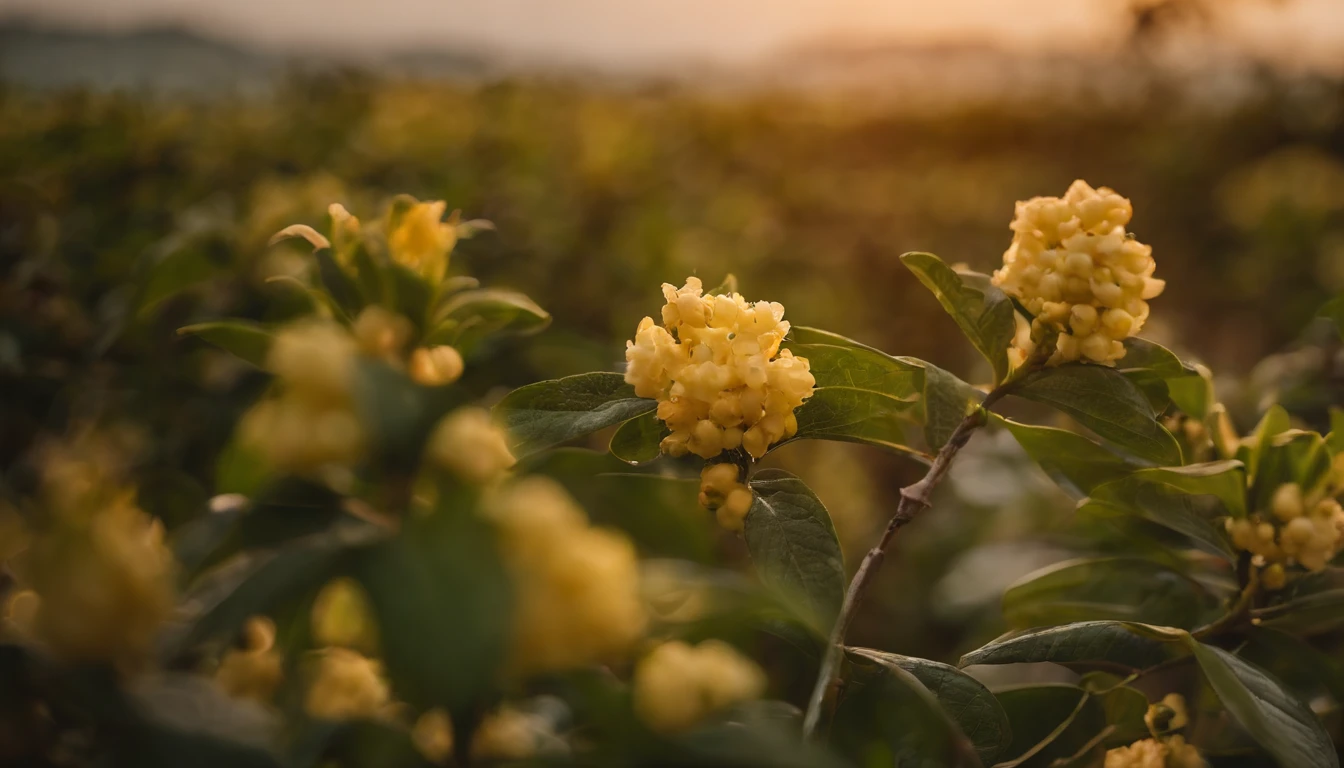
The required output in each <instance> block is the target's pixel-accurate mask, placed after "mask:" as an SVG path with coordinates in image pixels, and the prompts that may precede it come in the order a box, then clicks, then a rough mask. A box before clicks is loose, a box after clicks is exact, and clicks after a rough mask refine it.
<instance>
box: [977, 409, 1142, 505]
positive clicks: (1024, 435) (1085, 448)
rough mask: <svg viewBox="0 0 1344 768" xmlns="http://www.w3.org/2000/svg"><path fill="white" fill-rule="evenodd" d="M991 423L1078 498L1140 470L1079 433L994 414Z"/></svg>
mask: <svg viewBox="0 0 1344 768" xmlns="http://www.w3.org/2000/svg"><path fill="white" fill-rule="evenodd" d="M991 421H993V422H994V423H996V424H1001V425H1002V426H1004V427H1006V428H1007V429H1008V431H1009V432H1012V433H1013V437H1015V438H1017V442H1018V444H1019V445H1021V446H1022V449H1023V450H1024V451H1026V452H1027V455H1028V456H1030V457H1031V458H1032V460H1033V461H1035V462H1036V463H1037V464H1039V465H1040V466H1041V469H1042V470H1044V471H1045V474H1047V475H1049V476H1050V479H1051V480H1054V481H1055V482H1056V483H1058V484H1059V487H1061V488H1063V489H1064V490H1065V491H1067V492H1068V493H1069V494H1070V495H1071V496H1073V497H1074V498H1083V497H1084V496H1087V495H1088V494H1089V493H1091V492H1092V489H1093V488H1096V487H1097V486H1099V485H1101V484H1103V483H1108V482H1110V481H1112V480H1118V479H1119V478H1122V477H1125V476H1126V475H1129V474H1130V473H1132V472H1134V471H1135V470H1137V469H1139V468H1140V466H1139V465H1138V464H1137V463H1135V462H1134V461H1133V460H1132V459H1127V458H1125V457H1123V456H1119V455H1117V454H1115V453H1112V452H1111V451H1109V450H1107V449H1106V448H1105V447H1103V446H1101V445H1098V444H1097V443H1095V442H1093V441H1091V440H1089V439H1087V438H1086V437H1083V436H1082V435H1080V434H1078V433H1077V432H1070V431H1068V430H1066V429H1057V428H1055V427H1041V426H1035V425H1032V424H1021V423H1019V422H1016V421H1013V420H1011V419H1005V418H1003V417H1001V416H998V415H995V414H991Z"/></svg>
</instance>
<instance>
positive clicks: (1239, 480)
mask: <svg viewBox="0 0 1344 768" xmlns="http://www.w3.org/2000/svg"><path fill="white" fill-rule="evenodd" d="M1134 477H1135V479H1136V480H1148V481H1152V482H1157V483H1163V484H1166V485H1169V486H1171V487H1173V488H1175V489H1177V490H1179V491H1181V492H1183V493H1188V494H1191V495H1193V496H1212V497H1214V498H1215V499H1217V500H1218V502H1219V503H1220V504H1221V505H1222V507H1223V510H1224V511H1225V513H1226V514H1228V515H1231V516H1232V517H1245V516H1246V468H1245V467H1244V466H1242V464H1241V462H1240V461H1236V460H1226V461H1210V462H1206V463H1203V464H1190V465H1187V466H1184V467H1155V468H1153V469H1144V470H1140V471H1139V472H1136V473H1134Z"/></svg>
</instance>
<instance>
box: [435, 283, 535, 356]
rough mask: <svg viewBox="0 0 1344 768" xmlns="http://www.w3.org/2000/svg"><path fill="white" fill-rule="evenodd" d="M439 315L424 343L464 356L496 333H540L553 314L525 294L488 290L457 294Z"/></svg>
mask: <svg viewBox="0 0 1344 768" xmlns="http://www.w3.org/2000/svg"><path fill="white" fill-rule="evenodd" d="M436 314H437V315H438V317H437V318H436V322H435V325H434V329H433V330H432V331H430V332H429V334H428V335H427V336H426V338H425V344H426V345H435V344H451V345H453V346H454V347H456V348H457V349H458V350H459V351H460V352H462V354H463V355H469V354H471V352H472V350H474V349H475V348H476V346H477V345H479V344H480V343H481V342H482V341H483V340H485V339H486V338H487V337H489V336H492V335H494V334H509V335H515V336H516V335H521V334H529V333H537V332H538V331H541V330H542V329H543V328H545V327H546V326H548V325H550V323H551V315H550V313H548V312H547V311H546V310H544V309H542V308H541V307H539V306H537V303H536V302H534V301H532V299H530V298H528V297H527V296H526V295H524V294H521V293H517V292H515V291H501V290H494V289H489V288H486V289H479V290H472V291H463V292H462V293H458V294H457V295H455V296H453V297H452V298H451V299H449V300H448V302H447V303H446V304H444V305H443V308H442V309H441V310H439V311H438V312H437V313H436Z"/></svg>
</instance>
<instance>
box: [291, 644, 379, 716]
mask: <svg viewBox="0 0 1344 768" xmlns="http://www.w3.org/2000/svg"><path fill="white" fill-rule="evenodd" d="M391 704H392V693H391V689H390V688H389V686H388V684H387V679H386V678H385V677H384V676H383V665H382V664H380V663H379V662H378V661H376V660H374V659H370V658H367V657H365V656H363V655H361V654H359V653H357V652H355V651H352V650H349V649H347V648H327V649H325V650H323V651H322V652H321V656H320V657H319V659H318V666H317V672H316V675H315V676H314V677H313V680H312V683H311V684H310V685H309V686H308V693H307V695H306V696H305V697H304V704H303V707H304V710H305V711H306V712H307V713H308V714H309V715H310V716H312V717H316V718H319V719H322V720H353V719H357V718H370V719H372V718H379V717H383V716H385V715H387V714H388V712H389V709H390V707H391Z"/></svg>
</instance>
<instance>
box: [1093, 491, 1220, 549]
mask: <svg viewBox="0 0 1344 768" xmlns="http://www.w3.org/2000/svg"><path fill="white" fill-rule="evenodd" d="M1201 499H1202V497H1200V496H1191V495H1189V494H1186V493H1182V492H1180V491H1179V490H1177V489H1175V488H1172V487H1171V486H1169V485H1167V484H1166V483H1153V482H1149V481H1147V480H1144V479H1142V478H1135V477H1125V478H1121V479H1119V480H1114V481H1112V482H1109V483H1105V484H1104V485H1099V486H1097V487H1096V488H1094V489H1092V494H1091V496H1090V497H1089V498H1087V499H1086V500H1084V501H1083V502H1082V503H1081V504H1079V506H1078V514H1080V515H1094V516H1097V517H1102V518H1104V517H1107V516H1111V515H1134V516H1137V517H1140V518H1142V519H1144V520H1148V521H1151V522H1154V523H1157V524H1159V525H1163V526H1166V527H1167V528H1170V529H1171V530H1173V531H1176V532H1177V533H1180V534H1183V535H1185V536H1186V537H1188V538H1189V539H1190V542H1191V544H1193V545H1194V546H1196V547H1198V548H1200V549H1202V550H1204V551H1205V552H1208V553H1209V554H1212V555H1217V556H1218V557H1221V558H1223V559H1224V560H1227V561H1228V562H1235V561H1236V559H1237V555H1236V552H1235V551H1234V550H1233V549H1232V544H1231V542H1230V541H1229V540H1228V537H1227V532H1226V531H1225V530H1223V528H1222V527H1221V526H1218V525H1215V524H1214V523H1212V522H1210V519H1209V517H1211V516H1212V514H1211V511H1209V514H1208V516H1206V514H1204V510H1202V509H1201Z"/></svg>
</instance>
